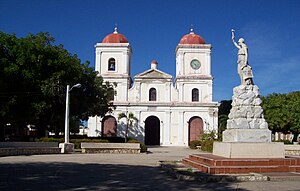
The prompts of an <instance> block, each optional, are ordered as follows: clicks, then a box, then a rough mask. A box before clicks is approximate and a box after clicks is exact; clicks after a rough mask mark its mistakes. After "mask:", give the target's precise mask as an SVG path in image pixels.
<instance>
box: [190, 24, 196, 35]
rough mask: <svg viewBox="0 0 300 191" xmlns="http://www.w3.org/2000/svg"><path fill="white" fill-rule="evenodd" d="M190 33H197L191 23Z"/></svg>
mask: <svg viewBox="0 0 300 191" xmlns="http://www.w3.org/2000/svg"><path fill="white" fill-rule="evenodd" d="M190 34H195V33H194V26H193V25H192V24H191V28H190Z"/></svg>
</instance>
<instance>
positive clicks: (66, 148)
mask: <svg viewBox="0 0 300 191" xmlns="http://www.w3.org/2000/svg"><path fill="white" fill-rule="evenodd" d="M59 148H60V149H61V153H73V152H74V144H73V143H59Z"/></svg>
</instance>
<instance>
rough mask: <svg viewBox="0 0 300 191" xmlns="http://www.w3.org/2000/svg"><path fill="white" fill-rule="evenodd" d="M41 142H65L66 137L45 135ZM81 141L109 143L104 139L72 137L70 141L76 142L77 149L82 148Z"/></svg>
mask: <svg viewBox="0 0 300 191" xmlns="http://www.w3.org/2000/svg"><path fill="white" fill-rule="evenodd" d="M38 141H39V142H58V143H63V142H64V141H65V139H64V138H53V137H43V138H40V139H39V140H38ZM81 142H88V143H108V142H109V141H108V140H103V139H70V143H73V144H74V148H75V149H80V148H81Z"/></svg>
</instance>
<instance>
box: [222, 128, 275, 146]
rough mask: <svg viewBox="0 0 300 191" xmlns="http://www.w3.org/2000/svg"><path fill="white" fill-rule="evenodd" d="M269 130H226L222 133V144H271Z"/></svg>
mask: <svg viewBox="0 0 300 191" xmlns="http://www.w3.org/2000/svg"><path fill="white" fill-rule="evenodd" d="M271 141H272V140H271V131H270V130H269V129H226V130H225V131H224V132H223V142H246V143H257V142H259V143H260V142H264V143H266V142H271Z"/></svg>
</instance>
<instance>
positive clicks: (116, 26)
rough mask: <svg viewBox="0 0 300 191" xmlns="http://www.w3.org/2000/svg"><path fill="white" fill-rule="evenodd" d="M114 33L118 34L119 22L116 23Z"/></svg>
mask: <svg viewBox="0 0 300 191" xmlns="http://www.w3.org/2000/svg"><path fill="white" fill-rule="evenodd" d="M114 34H118V25H117V24H116V25H115V28H114Z"/></svg>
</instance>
